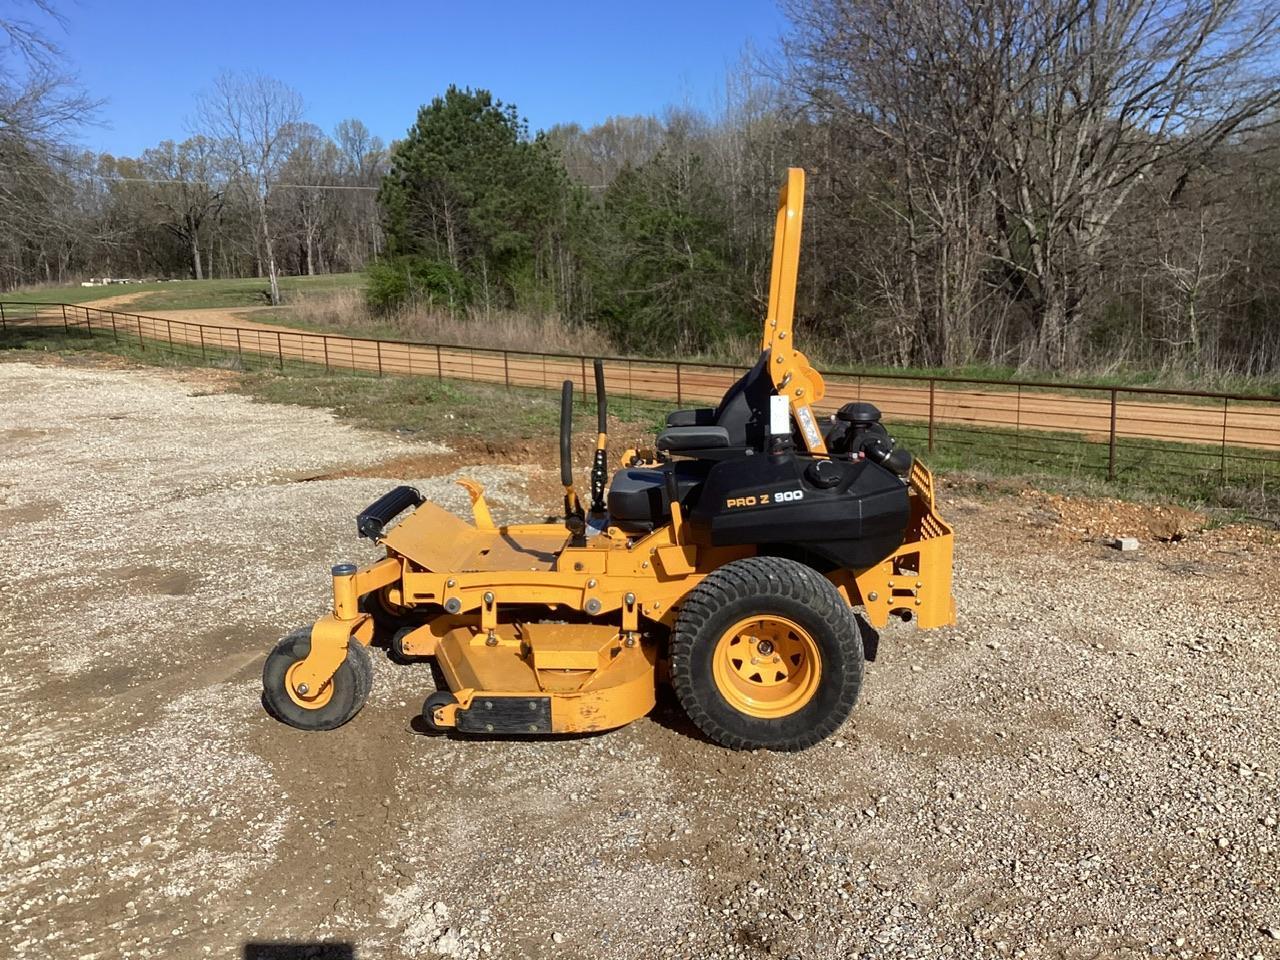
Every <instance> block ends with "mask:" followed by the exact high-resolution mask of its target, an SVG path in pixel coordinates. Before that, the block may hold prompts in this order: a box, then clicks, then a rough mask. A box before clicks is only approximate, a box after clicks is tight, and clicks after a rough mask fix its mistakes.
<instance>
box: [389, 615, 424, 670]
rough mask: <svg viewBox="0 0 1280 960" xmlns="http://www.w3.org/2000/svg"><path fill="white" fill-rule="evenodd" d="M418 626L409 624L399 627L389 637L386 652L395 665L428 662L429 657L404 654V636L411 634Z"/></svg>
mask: <svg viewBox="0 0 1280 960" xmlns="http://www.w3.org/2000/svg"><path fill="white" fill-rule="evenodd" d="M419 626H420V624H416V623H415V624H410V625H409V626H407V627H401V628H400V629H399V630H397V631H396V632H395V633H393V634H392V635H391V639H390V640H388V641H387V652H388V654H389V655H390V657H391V659H392V660H393V661H394V662H395V663H400V664H409V663H421V662H422V661H423V660H430V659H431V658H430V657H420V656H418V655H417V654H412V653H405V652H404V644H403V643H402V641H403V640H404V637H405V635H406V634H409V633H412V632H413V631H414V630H416V629H417V628H418V627H419Z"/></svg>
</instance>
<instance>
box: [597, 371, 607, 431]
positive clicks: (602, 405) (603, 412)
mask: <svg viewBox="0 0 1280 960" xmlns="http://www.w3.org/2000/svg"><path fill="white" fill-rule="evenodd" d="M595 370H596V423H597V424H598V425H599V428H600V432H601V433H608V432H609V398H608V396H606V395H605V392H604V361H603V360H597V361H596V362H595Z"/></svg>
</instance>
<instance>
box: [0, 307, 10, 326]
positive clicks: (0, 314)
mask: <svg viewBox="0 0 1280 960" xmlns="http://www.w3.org/2000/svg"><path fill="white" fill-rule="evenodd" d="M8 329H9V321H7V320H6V319H5V318H4V302H3V301H0V330H6V331H7V330H8Z"/></svg>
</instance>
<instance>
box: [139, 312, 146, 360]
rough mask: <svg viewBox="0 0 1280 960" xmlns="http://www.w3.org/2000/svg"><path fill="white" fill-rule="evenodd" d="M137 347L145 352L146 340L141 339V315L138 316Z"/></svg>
mask: <svg viewBox="0 0 1280 960" xmlns="http://www.w3.org/2000/svg"><path fill="white" fill-rule="evenodd" d="M137 319H138V349H139V350H141V351H142V352H143V353H146V352H147V342H146V341H145V340H143V339H142V317H138V318H137Z"/></svg>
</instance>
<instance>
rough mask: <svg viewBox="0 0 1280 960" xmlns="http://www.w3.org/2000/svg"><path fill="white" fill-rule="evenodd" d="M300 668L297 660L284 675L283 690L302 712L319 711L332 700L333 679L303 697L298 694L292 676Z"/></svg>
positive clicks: (300, 663)
mask: <svg viewBox="0 0 1280 960" xmlns="http://www.w3.org/2000/svg"><path fill="white" fill-rule="evenodd" d="M300 666H302V661H301V660H299V661H298V662H297V663H295V664H293V666H291V667H290V668H289V669H288V671H287V672H286V673H285V675H284V688H285V690H286V691H287V692H288V694H289V699H290V700H292V701H293V702H294V703H296V704H297V705H298V706H300V707H302V709H304V710H319V709H320V708H321V707H323V706H324V705H325V704H326V703H328V702H329V701H330V700H331V699H332V698H333V678H332V677H330V678H329V679H328V680H326V681H325V682H324V683H322V684H321V685H320V689H319V690H317V691H316V692H315V693H314V694H309V695H308V696H305V697H304V696H303V695H302V694H300V693H299V692H298V688H297V684H296V683H295V682H294V674H295V673H297V671H298V668H299V667H300Z"/></svg>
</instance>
